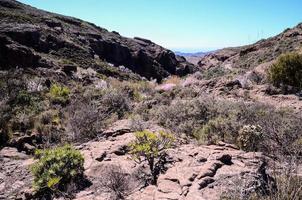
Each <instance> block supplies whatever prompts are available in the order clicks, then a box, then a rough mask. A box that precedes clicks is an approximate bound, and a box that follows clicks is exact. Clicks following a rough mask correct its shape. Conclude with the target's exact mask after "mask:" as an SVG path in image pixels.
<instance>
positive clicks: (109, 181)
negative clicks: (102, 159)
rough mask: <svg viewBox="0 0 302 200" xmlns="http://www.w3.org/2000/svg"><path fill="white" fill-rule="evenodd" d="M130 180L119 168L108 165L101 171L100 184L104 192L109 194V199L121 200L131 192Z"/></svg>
mask: <svg viewBox="0 0 302 200" xmlns="http://www.w3.org/2000/svg"><path fill="white" fill-rule="evenodd" d="M132 178H133V177H131V175H129V174H127V173H126V172H125V171H124V170H123V169H122V168H121V167H120V166H117V165H108V166H106V167H105V169H103V173H102V177H101V180H100V184H101V187H102V189H103V190H104V191H105V192H109V193H110V195H111V196H110V199H112V200H121V199H125V198H126V196H128V195H129V194H130V192H131V191H132V190H133V181H132Z"/></svg>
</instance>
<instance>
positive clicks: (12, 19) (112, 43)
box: [0, 0, 194, 80]
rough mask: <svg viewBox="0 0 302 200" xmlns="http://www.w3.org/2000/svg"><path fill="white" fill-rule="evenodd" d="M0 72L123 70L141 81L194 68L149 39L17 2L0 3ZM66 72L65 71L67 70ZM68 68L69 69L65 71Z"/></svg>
mask: <svg viewBox="0 0 302 200" xmlns="http://www.w3.org/2000/svg"><path fill="white" fill-rule="evenodd" d="M0 19H1V20H0V69H9V68H14V67H21V68H38V67H42V68H58V69H60V68H62V67H63V66H64V65H65V66H66V65H67V66H73V68H75V67H82V68H88V67H92V68H94V69H95V70H96V71H98V72H99V73H102V74H105V75H111V74H110V73H111V71H112V70H108V67H107V68H106V66H105V65H104V63H111V64H113V65H114V66H115V67H118V66H124V67H126V68H128V69H130V70H131V71H133V72H135V73H137V74H139V75H141V76H143V77H146V78H148V79H150V78H156V79H157V80H161V79H162V78H164V77H167V76H169V75H171V74H175V75H185V74H187V73H190V72H192V71H193V68H194V66H193V65H192V64H189V63H188V62H186V60H185V59H184V58H181V57H178V56H176V55H175V54H174V53H173V52H172V51H170V50H167V49H165V48H163V47H161V46H159V45H156V44H154V43H153V42H151V41H150V40H147V39H142V38H138V37H136V38H134V39H130V38H125V37H122V36H121V35H120V34H119V33H117V32H109V31H107V30H106V29H103V28H100V27H98V26H96V25H94V24H91V23H88V22H85V21H82V20H79V19H76V18H72V17H66V16H62V15H57V14H53V13H49V12H45V11H42V10H38V9H36V8H33V7H30V6H27V5H24V4H21V3H19V2H17V1H14V0H1V1H0ZM67 68H68V67H67ZM69 68H72V67H69Z"/></svg>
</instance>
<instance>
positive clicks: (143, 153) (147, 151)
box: [130, 130, 174, 184]
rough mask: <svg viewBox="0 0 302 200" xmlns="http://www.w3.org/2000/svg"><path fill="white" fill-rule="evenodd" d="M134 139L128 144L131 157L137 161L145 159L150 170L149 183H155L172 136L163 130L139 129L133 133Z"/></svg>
mask: <svg viewBox="0 0 302 200" xmlns="http://www.w3.org/2000/svg"><path fill="white" fill-rule="evenodd" d="M135 137H136V140H135V141H134V142H133V143H131V144H130V148H131V152H130V153H131V154H132V155H133V159H134V160H135V161H137V162H139V163H141V162H144V161H146V162H147V163H148V166H149V169H150V172H151V184H156V182H157V177H158V175H159V174H160V172H161V171H162V167H163V166H162V165H163V162H164V160H165V157H166V152H165V150H166V149H167V148H169V147H171V145H172V143H173V141H174V137H173V136H172V135H171V134H169V133H165V132H163V131H160V132H159V133H158V134H157V133H153V132H150V131H147V130H145V131H140V132H136V134H135Z"/></svg>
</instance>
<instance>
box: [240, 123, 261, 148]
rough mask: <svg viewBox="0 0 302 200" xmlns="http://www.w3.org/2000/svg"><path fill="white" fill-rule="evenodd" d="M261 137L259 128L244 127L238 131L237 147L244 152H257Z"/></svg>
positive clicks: (252, 126)
mask: <svg viewBox="0 0 302 200" xmlns="http://www.w3.org/2000/svg"><path fill="white" fill-rule="evenodd" d="M262 137H263V133H262V128H261V126H258V125H257V126H254V125H246V126H243V128H242V129H240V131H239V135H238V139H237V140H238V146H239V147H240V148H241V149H243V150H245V151H257V150H258V147H257V146H258V145H259V143H260V142H261V139H262Z"/></svg>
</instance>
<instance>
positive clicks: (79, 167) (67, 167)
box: [31, 145, 84, 194]
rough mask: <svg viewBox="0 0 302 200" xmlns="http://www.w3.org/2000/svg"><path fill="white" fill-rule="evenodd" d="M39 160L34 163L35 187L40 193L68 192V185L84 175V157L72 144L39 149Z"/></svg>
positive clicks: (32, 169) (37, 153)
mask: <svg viewBox="0 0 302 200" xmlns="http://www.w3.org/2000/svg"><path fill="white" fill-rule="evenodd" d="M35 156H36V157H37V158H38V161H37V162H36V163H35V164H33V165H32V167H31V171H32V173H33V175H34V188H35V189H36V191H37V192H38V193H41V194H44V193H54V194H56V193H57V192H66V191H68V189H69V188H68V187H69V186H70V185H71V184H72V183H74V182H76V181H77V180H79V179H81V178H82V177H83V172H84V158H83V156H82V155H81V153H80V152H79V151H77V150H75V149H74V148H73V147H71V146H70V145H65V146H63V147H57V148H54V149H46V150H37V151H36V153H35Z"/></svg>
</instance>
